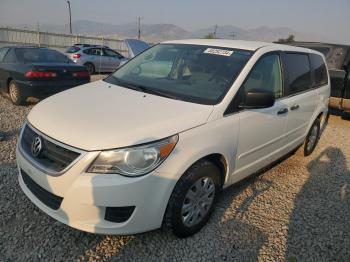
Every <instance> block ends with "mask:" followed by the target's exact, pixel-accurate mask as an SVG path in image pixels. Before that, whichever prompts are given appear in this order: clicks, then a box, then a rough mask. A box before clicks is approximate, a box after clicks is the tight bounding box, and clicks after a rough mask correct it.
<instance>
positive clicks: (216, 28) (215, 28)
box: [213, 25, 218, 38]
mask: <svg viewBox="0 0 350 262" xmlns="http://www.w3.org/2000/svg"><path fill="white" fill-rule="evenodd" d="M217 30H218V25H215V27H214V33H213V35H214V38H216V31H217Z"/></svg>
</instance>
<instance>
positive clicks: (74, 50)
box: [66, 46, 80, 54]
mask: <svg viewBox="0 0 350 262" xmlns="http://www.w3.org/2000/svg"><path fill="white" fill-rule="evenodd" d="M79 51H80V48H79V47H77V46H72V47H70V48H68V49H67V50H66V53H68V54H73V53H76V52H79Z"/></svg>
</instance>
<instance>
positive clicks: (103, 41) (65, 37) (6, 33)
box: [0, 27, 128, 56]
mask: <svg viewBox="0 0 350 262" xmlns="http://www.w3.org/2000/svg"><path fill="white" fill-rule="evenodd" d="M74 44H92V45H105V46H109V47H110V48H112V49H114V50H116V51H118V52H119V53H121V54H123V55H125V56H127V55H128V49H127V47H126V45H125V42H124V41H123V40H118V39H112V38H104V37H103V36H102V37H97V36H84V35H69V34H60V33H49V32H40V31H34V30H26V29H17V28H8V27H0V46H5V45H35V46H45V47H49V48H53V49H57V50H59V51H64V50H65V49H66V48H68V47H70V46H72V45H74Z"/></svg>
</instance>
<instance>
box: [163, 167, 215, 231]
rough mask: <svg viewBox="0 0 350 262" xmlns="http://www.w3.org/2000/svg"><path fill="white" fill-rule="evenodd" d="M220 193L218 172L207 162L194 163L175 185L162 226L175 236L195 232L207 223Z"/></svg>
mask: <svg viewBox="0 0 350 262" xmlns="http://www.w3.org/2000/svg"><path fill="white" fill-rule="evenodd" d="M219 192H220V171H219V169H218V168H217V167H216V166H215V165H214V164H213V163H211V162H209V161H207V160H201V161H199V162H197V163H195V164H194V165H193V166H192V167H190V169H189V170H188V171H186V173H185V174H184V175H183V176H182V177H181V179H180V180H179V181H178V183H177V184H176V186H175V188H174V191H173V193H172V195H171V197H170V200H169V203H168V206H167V210H166V214H165V224H166V226H168V227H169V228H170V229H171V230H172V231H173V233H174V234H175V235H176V236H178V237H188V236H191V235H193V234H195V233H196V232H198V231H199V230H200V229H201V228H202V227H203V226H204V225H205V224H206V223H207V222H208V220H209V218H210V215H211V213H212V211H213V209H214V205H215V202H216V199H217V197H218V195H219Z"/></svg>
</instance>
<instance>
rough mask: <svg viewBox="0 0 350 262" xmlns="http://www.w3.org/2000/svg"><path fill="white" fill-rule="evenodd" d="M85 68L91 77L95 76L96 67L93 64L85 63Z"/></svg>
mask: <svg viewBox="0 0 350 262" xmlns="http://www.w3.org/2000/svg"><path fill="white" fill-rule="evenodd" d="M84 66H85V67H86V69H87V71H88V72H89V74H90V75H93V74H94V73H95V66H94V65H93V64H92V63H89V62H88V63H85V64H84Z"/></svg>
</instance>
